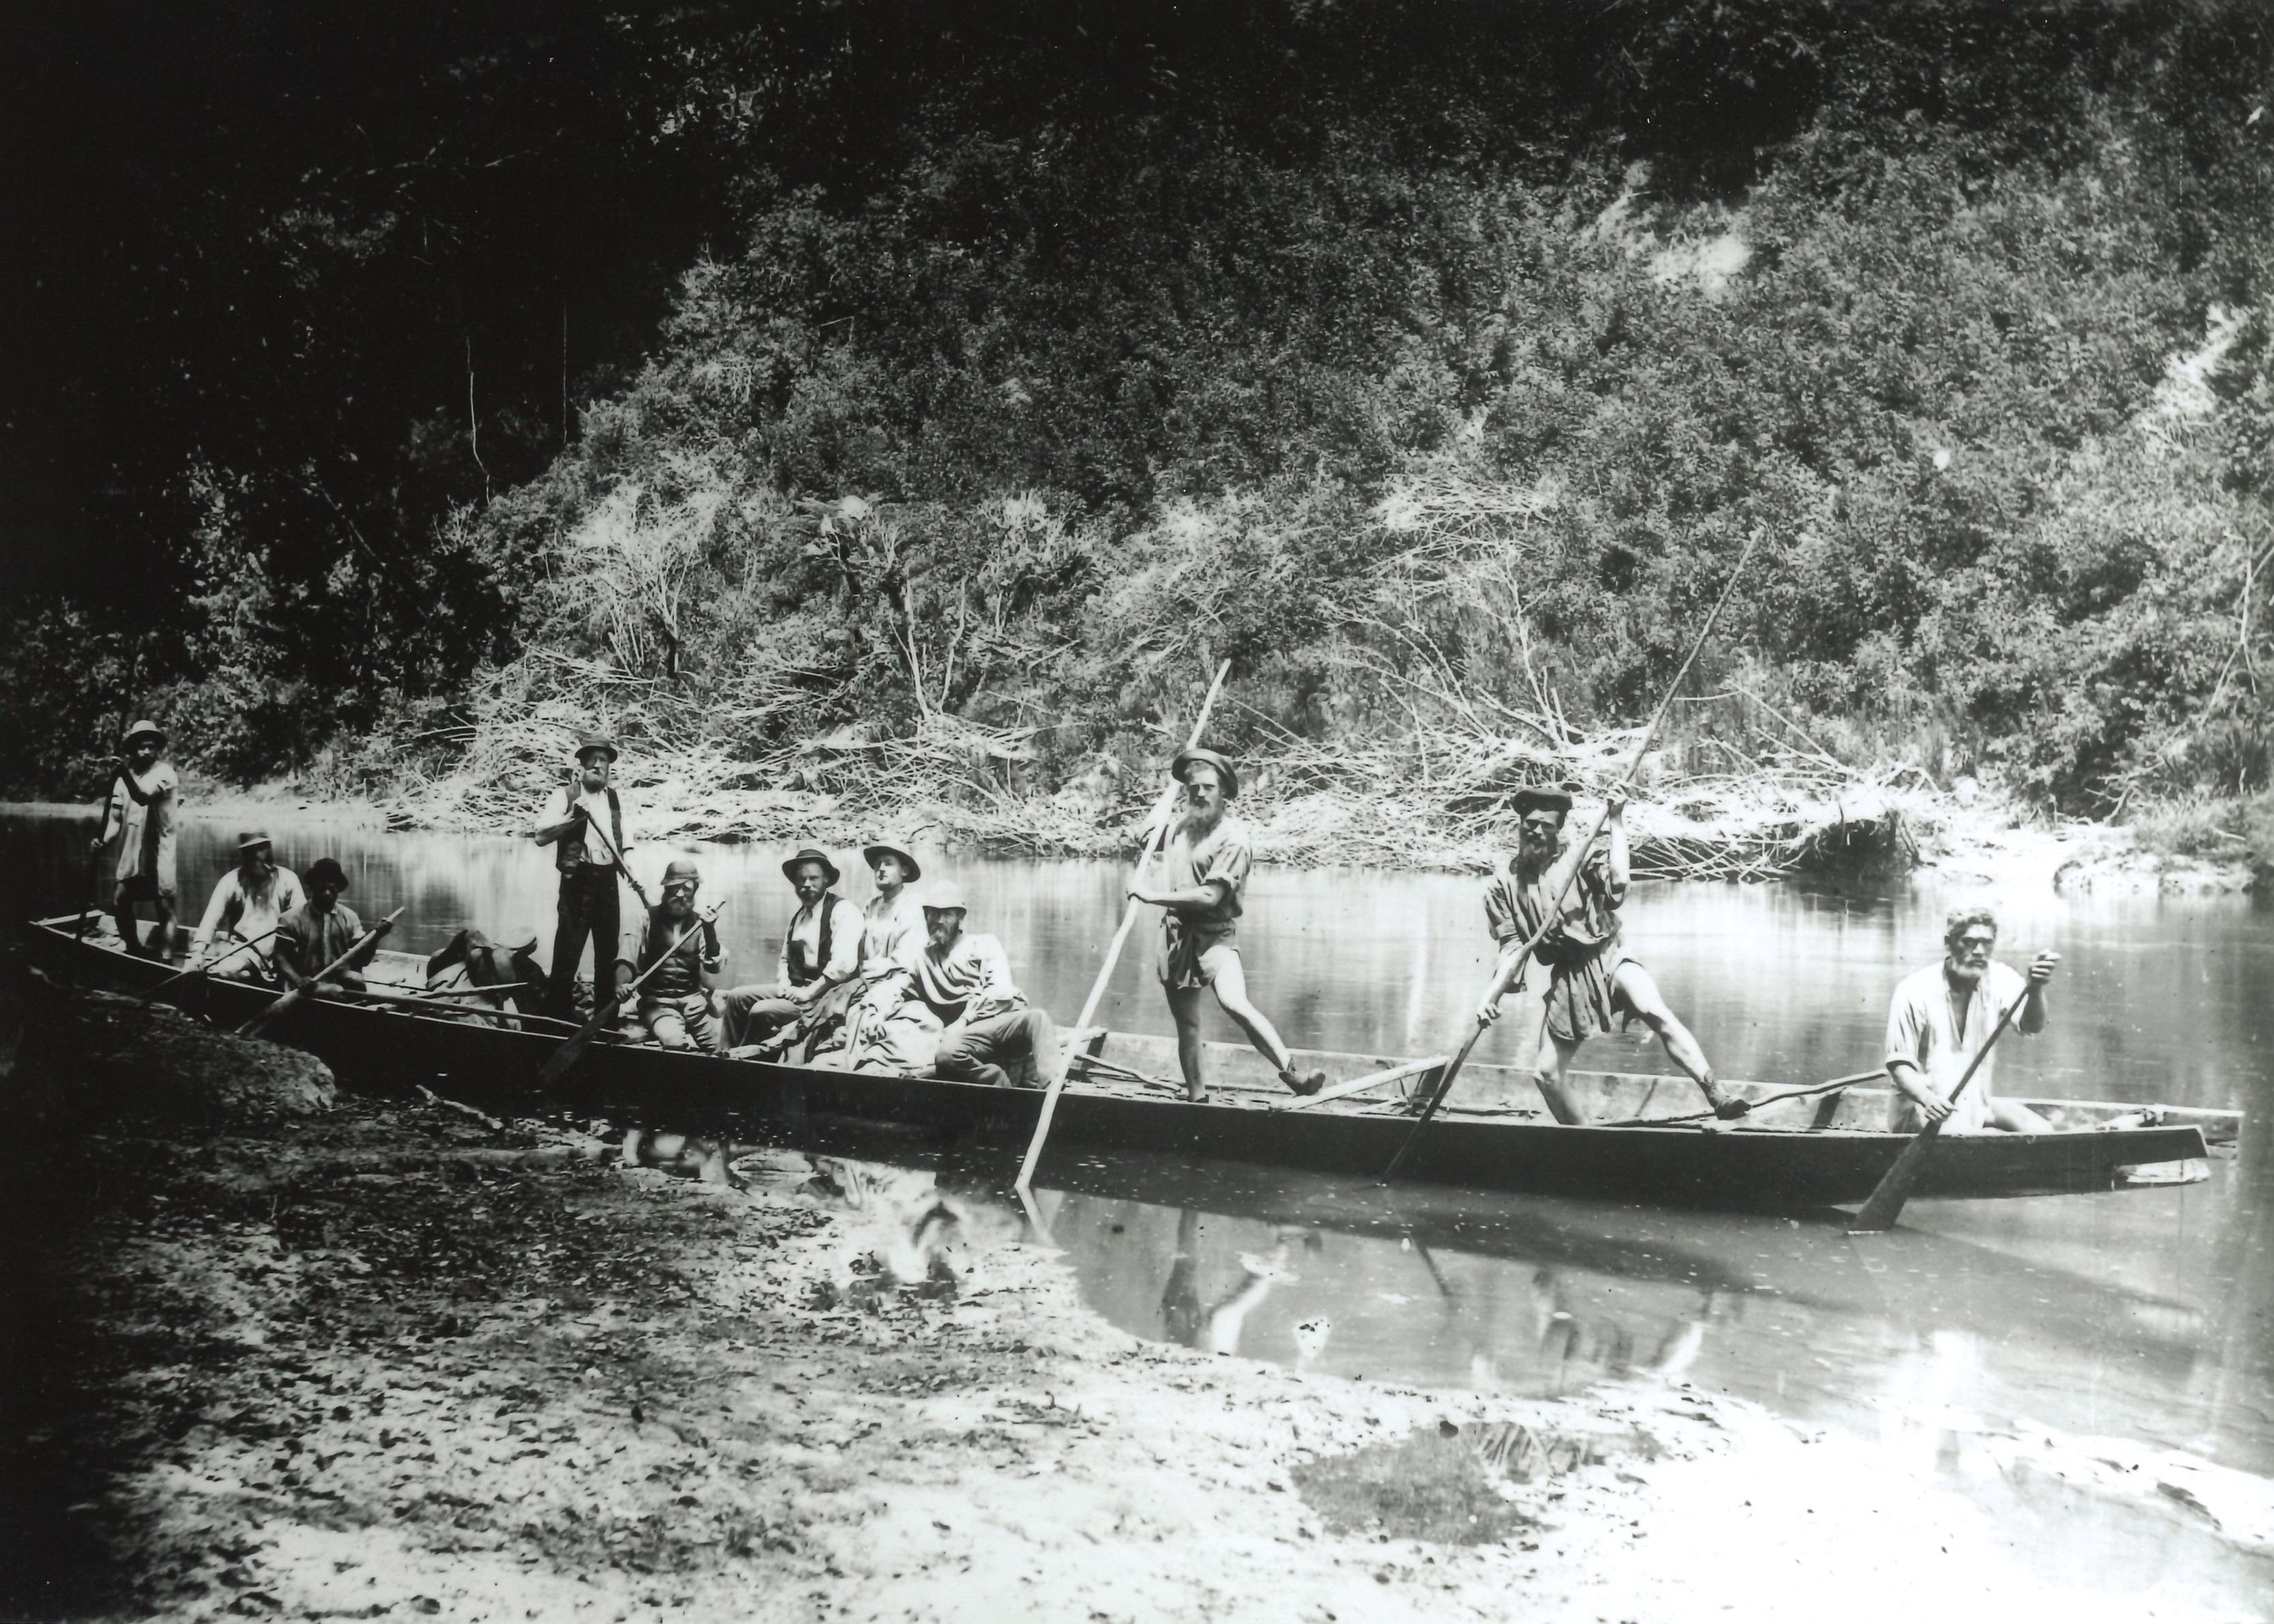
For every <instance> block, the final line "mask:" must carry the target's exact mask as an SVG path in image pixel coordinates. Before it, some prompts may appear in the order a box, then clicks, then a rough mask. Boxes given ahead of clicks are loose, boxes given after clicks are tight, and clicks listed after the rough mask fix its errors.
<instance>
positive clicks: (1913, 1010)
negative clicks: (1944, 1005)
mask: <svg viewBox="0 0 2274 1624" xmlns="http://www.w3.org/2000/svg"><path fill="white" fill-rule="evenodd" d="M1926 1025H1927V1009H1926V1001H1925V1000H1924V999H1922V998H1920V997H1919V996H1918V993H1917V991H1916V988H1914V987H1913V986H1911V984H1910V983H1909V982H1908V981H1906V982H1905V983H1903V985H1902V986H1899V987H1897V988H1896V989H1895V998H1894V1003H1893V1004H1891V1005H1889V1006H1888V1008H1887V1041H1886V1053H1885V1054H1884V1056H1883V1058H1882V1059H1881V1061H1880V1063H1881V1064H1882V1065H1886V1066H1893V1065H1894V1063H1895V1062H1896V1061H1902V1062H1903V1063H1904V1064H1905V1065H1907V1066H1916V1067H1920V1068H1922V1069H1924V1067H1925V1065H1926V1063H1927V1059H1928V1056H1927V1054H1926V1052H1925V1051H1926Z"/></svg>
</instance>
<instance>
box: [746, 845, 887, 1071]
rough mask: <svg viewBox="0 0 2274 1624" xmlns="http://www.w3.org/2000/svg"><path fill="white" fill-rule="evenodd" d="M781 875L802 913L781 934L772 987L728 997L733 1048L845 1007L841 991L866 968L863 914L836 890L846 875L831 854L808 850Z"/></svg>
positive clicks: (755, 987) (748, 988)
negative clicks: (836, 1006)
mask: <svg viewBox="0 0 2274 1624" xmlns="http://www.w3.org/2000/svg"><path fill="white" fill-rule="evenodd" d="M782 873H783V874H784V876H786V877H787V879H788V880H789V883H790V886H791V888H793V889H794V890H795V891H796V893H797V902H798V908H797V911H796V912H795V913H794V914H792V915H791V916H790V921H789V929H788V930H787V931H785V932H783V933H782V946H781V957H780V958H779V960H778V961H777V963H776V964H775V967H774V984H773V986H772V987H764V986H758V985H757V984H756V983H752V984H751V985H750V986H738V987H736V988H735V989H734V991H733V992H731V993H727V1000H726V1023H727V1047H728V1048H738V1047H740V1046H742V1045H743V1044H746V1043H752V1042H756V1041H757V1039H762V1038H764V1037H767V1036H769V1035H771V1034H772V1033H773V1032H775V1031H779V1029H781V1028H782V1027H784V1026H787V1024H789V1023H791V1022H792V1021H802V1020H804V1019H806V1017H807V1016H809V1015H813V1014H815V1013H817V1011H818V1012H822V1013H824V1014H827V1013H830V1011H829V1008H828V1007H829V1005H830V1004H831V1003H832V1002H840V1003H841V1000H839V999H838V998H837V994H838V993H839V991H840V988H844V987H847V986H851V985H852V982H853V978H854V977H855V975H857V974H858V973H859V971H860V969H861V933H862V919H861V910H859V909H858V908H855V906H854V905H853V904H852V903H849V902H847V901H846V900H845V899H844V898H843V897H841V896H840V895H837V893H836V892H835V890H834V889H832V888H833V887H834V886H835V885H836V884H837V882H838V880H839V879H840V878H841V876H840V875H839V873H838V872H837V865H836V864H834V863H832V862H831V861H830V860H829V854H828V853H827V852H825V851H817V850H814V849H813V848H812V847H810V846H809V847H807V848H806V849H805V850H802V851H801V852H799V853H798V854H797V855H796V856H795V857H792V858H791V859H790V860H789V861H788V862H787V863H785V864H783V865H782ZM835 1013H842V1011H841V1009H840V1010H839V1011H836V1012H835ZM812 1024H813V1026H814V1027H815V1028H816V1031H815V1032H809V1034H808V1035H807V1041H808V1042H809V1043H810V1041H811V1039H812V1038H813V1037H814V1036H815V1035H817V1031H818V1027H819V1024H820V1023H819V1022H818V1021H816V1022H814V1023H812Z"/></svg>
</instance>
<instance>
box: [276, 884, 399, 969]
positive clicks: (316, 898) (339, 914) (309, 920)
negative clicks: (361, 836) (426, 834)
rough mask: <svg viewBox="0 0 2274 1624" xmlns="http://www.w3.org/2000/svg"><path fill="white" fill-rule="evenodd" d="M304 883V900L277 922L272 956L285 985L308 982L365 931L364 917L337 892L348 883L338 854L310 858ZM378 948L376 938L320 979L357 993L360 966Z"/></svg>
mask: <svg viewBox="0 0 2274 1624" xmlns="http://www.w3.org/2000/svg"><path fill="white" fill-rule="evenodd" d="M306 888H307V893H308V895H307V896H306V898H305V900H304V901H303V902H302V903H300V905H299V906H298V907H297V908H294V909H291V910H288V911H287V912H286V913H285V914H284V916H283V917H282V918H280V919H278V920H277V921H276V956H275V958H274V959H273V960H272V961H271V963H274V964H275V967H276V974H277V978H279V979H280V980H282V982H283V983H284V985H285V986H287V987H296V986H307V985H308V983H309V982H311V981H312V980H314V979H315V978H317V977H318V976H319V975H321V974H322V973H323V971H326V970H328V969H330V967H331V965H332V964H333V963H335V962H336V961H337V960H338V959H339V957H340V956H341V955H343V954H344V953H345V952H346V951H347V950H348V949H349V948H352V947H353V946H355V944H356V940H357V938H358V937H360V936H361V935H362V934H363V921H362V920H361V919H358V918H356V911H355V910H354V909H352V908H350V907H349V906H348V905H347V904H346V903H343V902H342V901H340V893H341V892H343V891H344V890H346V889H347V888H348V876H347V871H346V870H345V869H343V868H342V867H341V866H340V860H339V859H338V858H337V857H318V858H317V859H316V860H315V861H314V862H313V863H311V864H310V865H308V878H307V880H306ZM378 951H379V944H378V943H377V942H375V941H374V942H373V943H372V944H371V945H370V946H369V947H367V948H365V949H364V950H363V951H362V952H361V953H360V954H358V955H357V956H356V960H355V963H351V964H348V965H345V966H343V967H342V968H341V969H338V970H335V971H332V973H331V974H330V975H328V976H325V977H324V979H325V980H326V981H327V982H328V983H329V984H330V985H331V986H341V987H346V988H347V989H349V990H350V992H361V991H362V990H363V975H362V971H363V967H364V966H365V964H368V963H371V959H372V956H373V954H375V953H377V952H378Z"/></svg>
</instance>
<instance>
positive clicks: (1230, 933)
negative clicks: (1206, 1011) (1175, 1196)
mask: <svg viewBox="0 0 2274 1624" xmlns="http://www.w3.org/2000/svg"><path fill="white" fill-rule="evenodd" d="M1169 771H1170V774H1171V775H1172V776H1173V777H1175V778H1177V779H1178V780H1179V781H1181V782H1183V784H1184V786H1185V795H1184V800H1185V814H1184V816H1183V817H1182V818H1180V819H1178V820H1177V821H1176V822H1175V823H1174V824H1173V825H1171V828H1170V831H1169V842H1168V845H1167V847H1166V848H1165V849H1164V850H1162V851H1161V852H1160V854H1159V856H1158V858H1157V866H1156V858H1155V857H1152V856H1150V855H1148V857H1146V859H1145V862H1144V864H1143V865H1141V866H1140V867H1139V868H1138V870H1137V878H1136V879H1135V880H1133V881H1132V882H1131V884H1130V887H1129V895H1132V896H1133V897H1135V898H1136V899H1137V900H1138V901H1139V902H1141V903H1153V904H1154V905H1155V906H1156V907H1161V908H1165V909H1167V910H1169V911H1168V913H1167V915H1166V916H1165V917H1164V918H1163V919H1162V921H1161V986H1162V989H1163V991H1164V992H1166V993H1168V996H1169V1016H1170V1018H1171V1020H1173V1021H1175V1022H1176V1023H1177V1062H1178V1065H1179V1066H1181V1067H1182V1068H1183V1069H1184V1073H1185V1094H1186V1098H1187V1099H1195V1100H1200V1099H1207V1098H1208V1084H1207V1082H1206V1079H1205V1076H1204V1074H1203V1073H1202V1071H1201V1056H1202V1055H1203V1054H1205V1053H1206V1051H1205V1050H1203V1049H1202V1048H1201V992H1202V990H1203V989H1213V990H1214V992H1215V993H1216V1002H1217V1003H1218V1004H1219V1005H1221V1006H1222V1007H1223V1008H1224V1013H1225V1014H1226V1015H1228V1016H1231V1018H1232V1020H1233V1022H1234V1023H1237V1024H1238V1026H1239V1030H1240V1031H1244V1032H1246V1034H1247V1040H1248V1041H1249V1042H1250V1043H1252V1044H1254V1046H1255V1048H1256V1052H1257V1053H1258V1054H1261V1055H1262V1056H1263V1058H1264V1059H1266V1060H1268V1061H1270V1062H1271V1067H1272V1069H1273V1070H1275V1071H1276V1072H1277V1073H1278V1074H1279V1080H1280V1081H1281V1082H1282V1083H1284V1084H1286V1085H1287V1086H1288V1088H1290V1089H1291V1090H1292V1091H1294V1092H1296V1093H1298V1094H1315V1093H1317V1092H1318V1091H1319V1090H1320V1088H1321V1086H1323V1085H1324V1084H1325V1083H1326V1080H1327V1075H1326V1073H1325V1072H1323V1071H1314V1072H1310V1073H1307V1074H1302V1073H1298V1072H1297V1071H1296V1069H1295V1056H1294V1053H1293V1051H1291V1049H1289V1048H1288V1046H1286V1044H1285V1043H1284V1042H1283V1041H1281V1039H1280V1037H1279V1032H1278V1029H1277V1028H1276V1027H1275V1026H1273V1025H1272V1024H1271V1023H1270V1021H1269V1020H1268V1019H1267V1018H1265V1016H1264V1014H1263V1012H1262V1011H1261V1009H1258V1008H1256V1007H1255V1006H1254V1004H1252V1003H1250V1002H1248V1001H1247V978H1246V973H1245V971H1242V969H1241V968H1240V962H1239V896H1240V893H1241V892H1243V891H1245V890H1246V888H1247V871H1248V870H1249V869H1250V868H1251V867H1253V866H1254V863H1255V850H1254V845H1253V843H1252V842H1251V840H1250V838H1249V835H1248V831H1247V825H1246V823H1244V822H1243V821H1241V820H1239V819H1238V818H1235V817H1233V816H1231V814H1230V813H1229V812H1226V811H1225V810H1224V803H1225V802H1227V801H1230V800H1231V799H1232V798H1233V797H1236V796H1237V795H1239V774H1237V773H1236V772H1234V771H1233V770H1232V765H1231V762H1229V761H1227V760H1225V759H1224V758H1223V757H1222V756H1220V755H1218V754H1216V752H1215V751H1213V750H1203V749H1193V750H1187V751H1185V752H1182V753H1180V754H1179V755H1178V757H1177V759H1175V760H1174V761H1172V762H1171V763H1170V764H1169Z"/></svg>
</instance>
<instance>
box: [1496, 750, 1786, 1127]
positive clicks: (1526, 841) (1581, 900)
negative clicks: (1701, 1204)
mask: <svg viewBox="0 0 2274 1624" xmlns="http://www.w3.org/2000/svg"><path fill="white" fill-rule="evenodd" d="M1510 804H1511V806H1512V807H1513V809H1514V810H1515V812H1516V814H1517V818H1518V820H1520V821H1519V822H1518V824H1517V850H1516V855H1515V856H1514V857H1510V859H1509V860H1508V869H1507V872H1504V873H1502V874H1499V875H1496V876H1495V878H1494V880H1493V882H1492V884H1491V885H1489V886H1488V887H1487V888H1486V889H1485V923H1486V925H1487V926H1488V927H1489V928H1490V929H1491V931H1492V934H1493V940H1494V941H1495V943H1496V944H1498V947H1499V950H1500V954H1501V957H1502V967H1503V968H1506V967H1507V963H1506V961H1507V957H1508V956H1509V955H1510V954H1512V953H1514V952H1516V951H1517V949H1518V948H1521V947H1523V946H1524V944H1525V942H1527V941H1529V940H1532V937H1533V935H1534V934H1535V933H1538V932H1539V931H1540V925H1541V923H1542V921H1545V920H1548V919H1549V918H1550V917H1551V916H1550V911H1549V910H1550V909H1551V907H1555V913H1554V915H1553V923H1552V924H1551V925H1549V927H1548V930H1547V933H1546V934H1545V935H1544V936H1541V937H1540V945H1539V947H1538V948H1535V949H1533V952H1532V961H1533V962H1532V963H1528V964H1526V965H1525V966H1524V967H1523V970H1522V971H1521V979H1519V980H1517V981H1516V982H1514V983H1513V984H1512V985H1513V986H1514V989H1515V992H1516V995H1517V1008H1518V1009H1519V1010H1520V1011H1522V1016H1523V1018H1522V1019H1521V1021H1519V1022H1518V1023H1517V1035H1516V1054H1517V1064H1518V1065H1519V1066H1526V1067H1530V1068H1531V1069H1532V1076H1533V1080H1534V1082H1535V1084H1537V1085H1538V1087H1539V1089H1540V1094H1541V1096H1542V1098H1544V1099H1546V1100H1547V1108H1548V1109H1549V1110H1551V1111H1553V1112H1554V1113H1555V1117H1556V1120H1557V1121H1559V1122H1577V1121H1579V1120H1580V1119H1581V1113H1580V1111H1579V1109H1578V1107H1577V1102H1575V1101H1574V1100H1573V1099H1571V1098H1570V1095H1569V1093H1567V1092H1566V1091H1565V1089H1564V1086H1563V1076H1564V1072H1565V1070H1566V1069H1567V1068H1568V1067H1569V1066H1570V1063H1571V1060H1572V1057H1573V1056H1574V1055H1576V1054H1578V1052H1579V1046H1580V1044H1582V1043H1583V1042H1585V1040H1586V1039H1587V1036H1588V1034H1589V1033H1591V1032H1597V1031H1610V1029H1611V1023H1613V1022H1614V1021H1616V1022H1619V1023H1621V1024H1623V1023H1625V1022H1627V1021H1628V1020H1638V1021H1640V1022H1641V1023H1643V1024H1644V1025H1645V1026H1647V1027H1649V1028H1650V1030H1651V1031H1653V1032H1654V1033H1656V1034H1657V1037H1658V1040H1659V1043H1660V1046H1662V1047H1663V1048H1664V1049H1665V1050H1666V1054H1667V1058H1668V1059H1669V1060H1671V1061H1673V1062H1674V1063H1675V1065H1677V1066H1679V1067H1681V1068H1682V1069H1683V1071H1685V1072H1687V1073H1688V1074H1689V1075H1690V1078H1691V1080H1692V1081H1694V1082H1695V1083H1696V1084H1698V1088H1699V1089H1700V1090H1701V1091H1703V1092H1704V1093H1705V1095H1706V1103H1707V1104H1708V1105H1710V1106H1712V1107H1713V1110H1714V1113H1715V1114H1717V1115H1719V1116H1722V1117H1738V1116H1743V1114H1745V1111H1746V1109H1747V1107H1746V1104H1745V1102H1744V1101H1743V1099H1738V1098H1736V1097H1735V1096H1734V1095H1731V1094H1730V1093H1728V1091H1726V1090H1724V1089H1723V1088H1722V1087H1721V1084H1719V1083H1717V1082H1715V1081H1714V1078H1713V1067H1712V1066H1711V1065H1709V1064H1708V1063H1707V1062H1706V1052H1705V1050H1703V1049H1702V1048H1700V1047H1699V1046H1698V1039H1696V1038H1695V1037H1693V1036H1691V1035H1690V1029H1689V1028H1688V1027H1687V1026H1684V1025H1683V1023H1682V1022H1681V1020H1680V1018H1679V1017H1677V1016H1675V1013H1674V1011H1673V1009H1672V1008H1670V1007H1669V1006H1668V1003H1667V1001H1666V996H1665V994H1664V993H1660V991H1659V990H1658V983H1657V981H1656V980H1654V979H1653V978H1652V976H1651V973H1650V971H1647V970H1645V969H1644V968H1643V966H1642V961H1641V960H1639V959H1638V958H1636V957H1635V956H1634V955H1633V954H1631V953H1630V952H1628V951H1627V948H1626V943H1625V940H1624V939H1623V936H1622V935H1621V933H1620V930H1619V908H1620V906H1621V905H1622V904H1623V903H1625V901H1626V895H1627V873H1628V869H1627V826H1626V797H1624V796H1622V795H1619V794H1617V793H1615V792H1614V794H1613V795H1612V797H1611V800H1610V804H1609V806H1608V808H1607V810H1606V812H1605V816H1604V828H1605V831H1606V832H1607V834H1608V841H1607V842H1606V844H1605V845H1604V846H1602V847H1600V848H1599V849H1598V850H1593V851H1578V850H1570V851H1567V850H1564V846H1563V820H1564V819H1565V818H1566V817H1567V816H1569V815H1570V811H1571V794H1570V790H1568V789H1558V788H1555V787H1553V786H1548V787H1541V788H1534V789H1521V790H1518V791H1517V794H1516V795H1515V796H1514V797H1512V798H1511V801H1510ZM1575 866H1576V867H1577V870H1578V873H1577V878H1576V879H1574V878H1573V876H1572V872H1571V871H1572V869H1573V868H1574V867H1575ZM1557 898H1561V899H1562V902H1561V905H1560V906H1556V904H1555V899H1557ZM1494 985H1495V986H1498V985H1500V984H1499V982H1498V981H1495V983H1494ZM1477 1018H1478V1019H1479V1020H1480V1021H1483V1022H1487V1023H1490V1022H1493V1021H1495V1020H1498V1019H1499V1018H1500V1007H1499V1004H1498V1002H1497V1001H1488V1002H1487V1003H1485V1004H1484V1005H1482V1006H1481V1007H1480V1008H1478V1010H1477Z"/></svg>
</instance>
